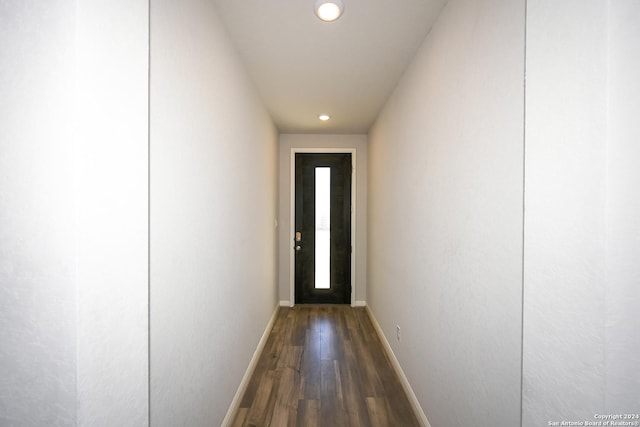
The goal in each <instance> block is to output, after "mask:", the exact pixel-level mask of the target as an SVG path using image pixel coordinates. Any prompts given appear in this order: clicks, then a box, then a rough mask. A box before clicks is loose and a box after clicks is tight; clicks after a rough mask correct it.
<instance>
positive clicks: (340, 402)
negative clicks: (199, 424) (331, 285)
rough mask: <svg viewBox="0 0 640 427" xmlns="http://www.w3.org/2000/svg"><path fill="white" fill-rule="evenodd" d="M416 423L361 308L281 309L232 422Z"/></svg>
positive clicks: (308, 426)
mask: <svg viewBox="0 0 640 427" xmlns="http://www.w3.org/2000/svg"><path fill="white" fill-rule="evenodd" d="M232 425H233V426H234V427H241V426H247V427H248V426H277V427H281V426H300V427H323V426H327V427H329V426H331V427H334V426H335V427H339V426H351V427H358V426H362V427H369V426H372V427H377V426H379V427H384V426H403V427H412V426H419V425H420V424H419V423H418V421H417V420H416V418H415V416H414V415H413V411H412V409H411V406H410V404H409V401H408V400H407V397H406V395H405V393H404V391H403V389H402V386H401V384H400V382H399V380H398V378H397V376H396V374H395V372H394V370H393V368H392V366H391V364H390V362H389V360H388V359H387V357H386V356H385V352H384V349H383V348H382V345H381V343H380V340H379V339H378V336H377V334H376V331H375V329H374V327H373V325H372V323H371V320H370V318H369V316H368V314H367V311H366V309H364V308H352V307H349V306H346V305H344V306H341V305H313V306H309V305H297V306H295V307H294V308H284V307H281V308H280V311H279V313H278V317H277V320H276V322H275V324H274V327H273V329H272V331H271V334H270V336H269V339H268V341H267V343H266V345H265V348H264V350H263V351H262V354H261V356H260V359H259V362H258V365H257V367H256V370H255V371H254V373H253V376H252V377H251V381H250V382H249V385H248V387H247V390H246V392H245V394H244V397H243V399H242V402H241V404H240V409H239V411H238V413H237V415H236V417H235V420H234V422H233V424H232Z"/></svg>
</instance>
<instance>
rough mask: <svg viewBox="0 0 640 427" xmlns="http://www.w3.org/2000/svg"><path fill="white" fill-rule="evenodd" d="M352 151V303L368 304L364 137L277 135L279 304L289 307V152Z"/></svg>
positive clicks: (365, 138) (290, 247)
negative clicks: (354, 166)
mask: <svg viewBox="0 0 640 427" xmlns="http://www.w3.org/2000/svg"><path fill="white" fill-rule="evenodd" d="M292 148H325V149H330V148H353V149H355V150H356V162H357V163H356V252H355V256H356V260H355V261H356V262H355V264H356V278H355V280H356V281H355V285H354V291H355V292H354V293H355V300H354V301H355V303H357V304H364V303H365V302H366V300H367V161H368V160H367V136H366V135H318V134H313V135H306V134H304V135H303V134H282V135H280V155H279V160H280V168H279V170H280V178H279V192H280V198H279V200H280V202H279V204H280V208H279V217H278V224H279V232H278V239H279V246H278V247H279V252H278V253H279V257H278V260H279V261H278V284H279V285H278V286H279V298H280V301H281V302H282V304H285V305H286V304H290V303H291V297H290V289H291V274H290V271H291V260H290V255H291V251H292V248H293V246H292V244H291V243H292V242H293V236H291V220H292V219H291V149H292Z"/></svg>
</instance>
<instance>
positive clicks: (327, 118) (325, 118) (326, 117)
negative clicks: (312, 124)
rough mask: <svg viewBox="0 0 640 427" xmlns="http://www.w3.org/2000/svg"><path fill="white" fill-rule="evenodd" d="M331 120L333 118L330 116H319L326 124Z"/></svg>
mask: <svg viewBox="0 0 640 427" xmlns="http://www.w3.org/2000/svg"><path fill="white" fill-rule="evenodd" d="M330 118H331V116H330V115H328V114H320V115H319V116H318V119H320V120H322V121H323V122H326V121H327V120H329V119H330Z"/></svg>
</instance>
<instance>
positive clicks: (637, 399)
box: [523, 1, 640, 426]
mask: <svg viewBox="0 0 640 427" xmlns="http://www.w3.org/2000/svg"><path fill="white" fill-rule="evenodd" d="M528 4H529V8H528V14H527V16H528V22H527V117H526V128H527V134H526V141H527V163H526V170H527V175H526V216H525V242H526V245H525V275H524V285H525V288H524V289H525V298H524V301H525V305H524V371H523V375H524V376H523V378H524V389H523V425H525V426H537V425H541V424H543V423H547V422H548V421H563V420H565V421H584V420H590V421H597V420H595V419H594V415H595V414H597V413H600V414H602V413H625V412H632V413H637V412H638V409H639V408H640V392H638V390H639V389H640V388H639V385H640V374H639V373H638V372H639V368H640V357H639V356H638V352H639V351H640V338H638V334H637V331H638V328H639V327H640V317H639V316H638V315H637V304H638V302H640V291H638V289H639V287H638V283H639V281H640V268H639V267H638V265H637V259H638V255H639V254H640V246H639V244H638V242H639V241H640V240H639V239H638V236H639V235H640V223H639V222H638V219H637V215H636V214H635V212H636V211H635V210H636V209H637V208H638V206H639V205H640V198H639V197H638V194H637V190H636V189H635V183H636V182H638V179H639V178H640V176H639V172H638V168H637V165H636V164H635V160H636V159H637V158H638V155H639V154H640V152H639V151H638V146H637V145H638V144H637V140H638V137H639V136H640V128H638V125H637V119H636V117H637V114H638V112H640V103H638V101H637V96H638V94H640V86H639V85H638V82H637V73H638V71H639V70H640V62H639V61H638V59H637V52H638V49H639V48H640V37H639V36H640V33H639V32H638V29H637V20H638V18H640V7H639V6H638V4H637V2H629V1H626V2H607V1H589V2H580V1H574V2H563V4H562V5H559V4H558V3H557V2H551V1H529V3H528Z"/></svg>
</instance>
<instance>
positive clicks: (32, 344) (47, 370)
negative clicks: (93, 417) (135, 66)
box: [0, 1, 77, 426]
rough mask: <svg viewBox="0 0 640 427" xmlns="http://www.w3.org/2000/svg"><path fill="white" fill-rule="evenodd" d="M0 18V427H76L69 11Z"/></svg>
mask: <svg viewBox="0 0 640 427" xmlns="http://www.w3.org/2000/svg"><path fill="white" fill-rule="evenodd" d="M2 9H3V11H2V13H1V14H0V92H1V93H2V102H0V128H1V129H2V131H1V132H0V424H1V425H13V426H35V425H75V424H76V401H75V399H76V295H75V293H76V287H75V237H76V228H75V210H76V203H77V202H76V200H75V194H74V187H75V183H76V180H75V172H74V129H73V123H72V119H73V115H74V97H73V94H74V55H75V52H74V41H75V34H74V33H75V22H74V13H75V11H74V9H75V2H73V1H59V2H38V1H24V2H9V3H7V2H4V4H3V5H2Z"/></svg>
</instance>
